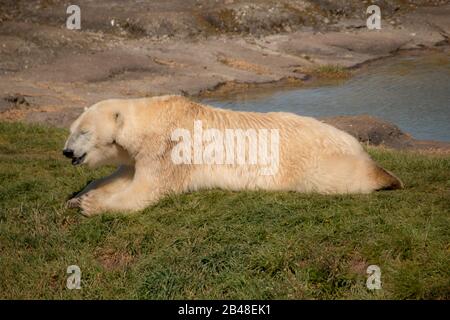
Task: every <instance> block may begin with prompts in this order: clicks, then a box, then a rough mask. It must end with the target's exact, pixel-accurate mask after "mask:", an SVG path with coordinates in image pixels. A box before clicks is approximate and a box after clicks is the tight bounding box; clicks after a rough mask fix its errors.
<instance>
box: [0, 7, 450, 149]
mask: <svg viewBox="0 0 450 320" xmlns="http://www.w3.org/2000/svg"><path fill="white" fill-rule="evenodd" d="M371 3H376V4H378V5H379V6H380V7H381V10H382V11H381V13H382V29H381V30H368V29H367V28H366V26H365V21H366V13H365V11H366V8H367V6H368V5H369V4H370V3H369V1H356V0H337V1H327V0H315V1H313V0H259V1H254V0H253V1H249V0H223V1H214V0H204V1H194V0H157V1H130V0H124V1H120V0H105V1H89V0H78V1H77V4H78V5H79V6H80V8H81V30H68V29H66V27H65V20H66V18H67V17H68V14H66V8H67V6H68V5H69V4H72V3H69V2H68V1H60V0H42V1H26V0H2V1H0V94H1V95H2V96H1V97H0V120H23V121H31V122H45V123H49V124H53V125H58V126H67V125H68V124H69V123H70V122H71V121H72V120H73V119H74V118H75V117H76V116H77V115H78V114H79V113H80V112H81V110H82V108H83V107H84V106H86V105H90V104H92V103H94V102H96V101H99V100H102V99H106V98H112V97H115V98H132V97H143V96H153V95H160V94H166V93H177V94H184V95H189V96H193V97H199V96H202V95H205V94H211V93H212V94H214V92H215V91H216V90H218V89H220V91H222V92H223V91H224V90H225V91H226V90H228V89H230V88H231V89H236V87H237V88H239V87H243V88H245V86H246V85H249V84H251V85H255V84H256V85H257V84H272V83H274V84H280V83H281V84H284V83H289V84H290V85H302V84H303V83H304V82H306V81H312V80H313V79H315V78H317V73H316V72H315V70H317V69H318V68H320V67H321V66H322V67H323V66H327V65H339V66H341V67H344V68H356V67H358V66H361V65H362V64H364V63H367V62H368V61H372V60H374V59H379V58H383V57H387V56H391V55H393V54H395V53H396V52H398V51H399V50H407V49H423V48H428V49H432V50H441V49H445V48H448V45H449V34H450V19H448V17H449V16H450V4H449V2H448V1H420V0H417V1H413V0H411V1H404V0H384V1H373V2H371ZM327 121H328V122H330V123H332V124H334V125H336V126H338V127H341V128H343V129H344V130H347V131H349V132H351V133H352V134H354V135H355V136H357V137H358V138H360V140H361V141H367V142H370V143H372V144H380V143H381V144H385V145H387V146H390V147H396V148H399V147H401V148H421V149H429V148H433V149H438V150H450V147H449V144H445V143H437V142H436V143H433V142H426V143H425V142H417V141H416V140H414V139H413V138H411V137H409V136H408V135H406V134H404V133H398V132H397V131H396V130H397V129H398V128H397V129H392V128H393V127H395V126H393V125H391V124H386V123H384V122H383V121H381V120H374V119H373V118H370V119H369V120H368V119H366V118H364V117H356V118H355V117H345V118H342V117H339V118H334V119H327ZM388 127H389V128H390V129H386V128H388ZM380 137H381V138H380ZM394 138H395V139H394Z"/></svg>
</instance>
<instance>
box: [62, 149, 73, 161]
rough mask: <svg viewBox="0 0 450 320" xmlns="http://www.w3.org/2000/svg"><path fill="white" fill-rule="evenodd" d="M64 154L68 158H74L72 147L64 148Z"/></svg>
mask: <svg viewBox="0 0 450 320" xmlns="http://www.w3.org/2000/svg"><path fill="white" fill-rule="evenodd" d="M63 155H64V156H65V157H66V158H70V159H72V158H73V150H72V149H64V150H63Z"/></svg>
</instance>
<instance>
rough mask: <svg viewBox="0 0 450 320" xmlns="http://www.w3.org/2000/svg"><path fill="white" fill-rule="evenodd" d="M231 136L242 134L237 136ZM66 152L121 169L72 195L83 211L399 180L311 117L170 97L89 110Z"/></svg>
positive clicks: (75, 160) (362, 188)
mask: <svg viewBox="0 0 450 320" xmlns="http://www.w3.org/2000/svg"><path fill="white" fill-rule="evenodd" d="M230 132H231V133H236V132H240V133H243V136H241V139H240V140H239V141H238V140H237V138H239V137H237V136H236V137H234V136H233V135H230ZM269 133H270V134H269ZM230 137H231V138H230ZM228 138H229V139H228ZM235 138H236V139H235ZM269 138H272V140H271V141H270V139H269ZM189 139H191V140H192V139H193V140H194V141H193V142H192V141H187V140H189ZM255 141H257V142H258V143H259V144H257V145H254V144H253V145H251V144H250V142H255ZM271 142H272V143H271ZM246 143H248V146H247V145H245V144H246ZM242 144H244V146H243V145H242ZM211 145H212V147H211ZM224 145H225V146H224ZM236 145H237V147H236ZM221 146H224V147H223V148H222V149H221ZM230 146H232V147H236V148H237V151H236V154H233V153H232V152H231V151H233V148H231V147H230ZM229 147H230V148H229ZM236 148H235V149H236ZM239 148H240V149H239ZM224 150H225V151H226V152H224ZM268 150H269V151H271V152H272V153H270V152H268ZM258 151H259V153H260V154H256V155H254V153H258ZM202 152H203V153H202ZM224 153H226V154H224ZM263 153H264V156H261V154H263ZM63 154H64V155H65V156H66V157H68V158H71V159H72V164H74V165H81V164H86V165H88V166H90V167H98V166H102V165H115V166H117V167H118V168H117V170H116V171H115V172H114V173H112V174H111V175H110V176H107V177H105V178H103V179H100V180H97V181H94V182H92V183H91V184H89V185H88V186H87V187H86V188H85V189H84V190H83V191H81V192H80V193H79V194H78V195H76V196H75V197H74V198H72V199H71V200H69V201H68V206H69V207H80V208H81V209H82V212H83V214H85V215H88V216H89V215H93V214H97V213H101V212H105V211H121V212H127V211H128V212H129V211H136V210H141V209H144V208H146V207H147V206H149V205H151V204H153V203H155V202H157V201H158V200H159V199H161V198H162V197H163V196H164V195H167V194H169V193H182V192H189V191H194V190H200V189H208V188H222V189H227V190H244V189H246V190H261V189H262V190H278V191H297V192H315V193H321V194H343V193H369V192H372V191H375V190H381V189H399V188H402V186H403V185H402V182H401V181H400V180H399V179H398V178H397V177H395V176H394V175H393V174H392V173H390V172H389V171H387V170H384V169H382V168H381V167H380V166H378V165H377V164H376V163H375V162H374V161H373V160H372V159H371V158H370V157H369V155H368V154H367V153H366V152H365V151H364V149H363V148H362V146H361V145H360V144H359V142H358V141H357V140H356V139H355V138H353V137H352V136H351V135H349V134H347V133H345V132H343V131H341V130H338V129H336V128H335V127H332V126H330V125H327V124H325V123H322V122H320V121H318V120H316V119H313V118H310V117H302V116H298V115H295V114H291V113H284V112H270V113H257V112H238V111H231V110H224V109H218V108H213V107H210V106H206V105H202V104H199V103H196V102H193V101H191V100H189V99H187V98H185V97H182V96H176V95H168V96H160V97H153V98H143V99H129V100H120V99H115V100H106V101H101V102H99V103H97V104H95V105H93V106H91V107H89V108H86V109H85V111H84V112H83V113H82V114H81V115H80V116H79V118H78V119H76V120H75V122H74V123H73V124H72V125H71V128H70V135H69V137H68V139H67V141H66V143H65V146H64V150H63ZM239 156H240V157H241V161H236V158H238V157H239ZM261 159H262V160H263V161H259V160H261ZM268 168H269V169H270V170H265V171H264V170H262V169H268Z"/></svg>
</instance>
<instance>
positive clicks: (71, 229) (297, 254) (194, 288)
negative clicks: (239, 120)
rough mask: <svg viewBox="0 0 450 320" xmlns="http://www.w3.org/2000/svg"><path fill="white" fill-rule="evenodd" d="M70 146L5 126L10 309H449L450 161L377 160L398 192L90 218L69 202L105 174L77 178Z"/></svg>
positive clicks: (276, 197) (209, 198) (223, 197)
mask: <svg viewBox="0 0 450 320" xmlns="http://www.w3.org/2000/svg"><path fill="white" fill-rule="evenodd" d="M65 135H66V132H65V131H63V130H59V129H54V128H44V127H36V126H28V125H21V124H6V123H0V274H1V277H0V298H63V299H72V298H151V299H153V298H156V299H160V298H169V299H172V298H226V299H227V298H238V299H239V298H258V299H259V298H261V299H266V298H267V299H272V298H281V299H285V298H288V299H291V298H292V299H298V298H318V299H323V298H332V299H334V298H339V299H347V298H357V299H366V298H388V299H391V298H401V299H403V298H450V291H449V290H450V280H449V279H450V274H449V265H450V263H449V262H450V261H449V260H450V259H449V256H450V255H449V253H450V252H449V251H450V247H449V239H450V237H449V212H450V192H449V190H450V158H448V157H447V158H444V157H437V156H433V157H431V156H423V155H414V154H407V153H398V152H388V151H382V150H376V149H371V150H370V152H371V154H372V155H373V156H374V157H375V158H376V159H377V160H378V161H379V162H380V163H381V164H382V165H384V166H385V167H386V168H388V169H390V170H392V171H393V172H395V173H396V174H398V175H399V176H400V177H402V179H403V180H404V182H405V183H406V186H407V189H406V190H402V191H395V192H378V193H375V194H372V195H356V196H320V195H302V194H296V193H281V192H280V193H267V192H239V193H237V192H226V191H219V190H213V191H205V192H196V193H192V194H185V195H179V196H172V197H168V198H166V199H164V200H162V201H161V202H159V203H158V204H157V205H156V206H154V207H152V208H149V209H147V210H145V211H144V212H142V213H138V214H134V215H128V216H125V215H102V216H97V217H94V218H89V219H88V218H84V217H82V216H81V215H79V214H78V213H77V212H76V211H68V210H65V209H64V207H63V203H64V201H65V199H66V197H67V196H68V195H69V194H71V193H72V192H74V191H76V190H79V189H80V188H81V187H83V186H84V184H85V183H86V182H87V181H88V180H90V179H93V178H95V177H99V176H101V175H104V174H105V173H106V172H107V171H108V169H103V170H100V171H96V172H92V171H89V170H88V169H86V168H74V167H72V166H71V165H70V164H69V162H68V161H67V160H65V159H63V157H62V156H61V155H60V153H61V152H60V150H61V147H62V144H63V141H64V138H65ZM72 264H76V265H78V266H80V268H81V270H82V287H83V288H82V290H68V289H66V288H65V282H66V277H67V275H66V268H67V266H69V265H72ZM369 264H376V265H379V266H380V267H381V271H382V285H383V289H382V290H379V291H375V292H372V291H369V290H367V289H366V287H365V281H366V274H365V270H366V268H367V266H368V265H369Z"/></svg>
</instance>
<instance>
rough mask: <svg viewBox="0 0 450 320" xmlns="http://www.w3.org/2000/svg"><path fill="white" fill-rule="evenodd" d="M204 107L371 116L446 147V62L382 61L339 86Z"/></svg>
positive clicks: (449, 66) (438, 57)
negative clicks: (439, 142) (443, 142)
mask: <svg viewBox="0 0 450 320" xmlns="http://www.w3.org/2000/svg"><path fill="white" fill-rule="evenodd" d="M202 102H204V103H207V104H210V105H215V106H218V107H223V108H229V109H234V110H245V111H259V112H268V111H289V112H294V113H297V114H301V115H306V116H313V117H323V116H335V115H358V114H370V115H374V116H377V117H380V118H383V119H386V120H389V121H391V122H393V123H395V124H397V125H398V126H399V127H400V128H401V129H402V130H403V131H405V132H408V133H410V134H412V135H413V136H414V137H415V138H418V139H427V140H441V141H450V56H449V55H448V54H445V53H432V54H430V53H427V54H421V55H414V56H411V55H409V56H398V57H395V58H389V59H383V60H380V61H377V62H375V63H372V64H371V65H370V66H368V67H365V70H362V71H361V72H358V74H357V75H356V76H354V77H352V78H351V79H350V80H348V81H345V82H343V83H340V84H336V83H334V84H332V85H329V84H328V85H325V86H320V87H309V88H301V89H291V90H281V91H277V92H271V93H263V94H261V93H260V92H259V93H246V94H237V95H233V96H229V97H226V98H224V99H215V100H213V99H206V100H203V101H202Z"/></svg>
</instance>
